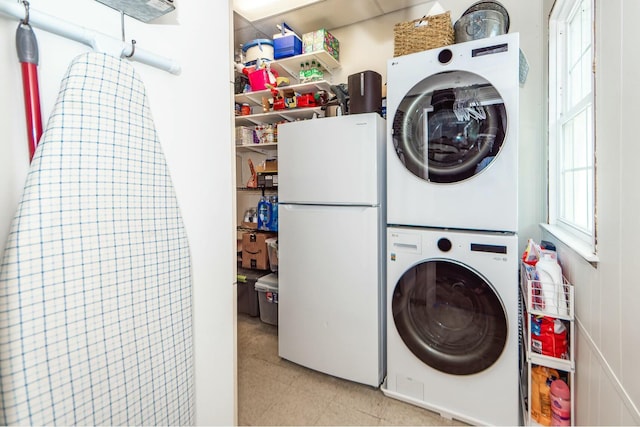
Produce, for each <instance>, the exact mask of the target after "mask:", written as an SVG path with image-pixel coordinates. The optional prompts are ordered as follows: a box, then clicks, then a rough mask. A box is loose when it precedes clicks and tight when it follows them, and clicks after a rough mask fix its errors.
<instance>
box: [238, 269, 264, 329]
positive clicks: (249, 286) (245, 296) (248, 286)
mask: <svg viewBox="0 0 640 427" xmlns="http://www.w3.org/2000/svg"><path fill="white" fill-rule="evenodd" d="M264 275H265V272H264V271H256V270H249V269H247V268H238V276H237V283H238V287H237V294H238V313H244V314H248V315H249V316H251V317H257V316H258V315H259V314H260V303H259V302H258V292H257V291H256V289H255V286H256V282H257V281H258V279H259V278H260V277H262V276H264Z"/></svg>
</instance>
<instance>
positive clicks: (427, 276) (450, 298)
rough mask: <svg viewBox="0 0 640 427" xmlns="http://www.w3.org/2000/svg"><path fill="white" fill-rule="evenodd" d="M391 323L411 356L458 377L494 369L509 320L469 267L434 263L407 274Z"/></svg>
mask: <svg viewBox="0 0 640 427" xmlns="http://www.w3.org/2000/svg"><path fill="white" fill-rule="evenodd" d="M392 312H393V319H394V321H395V325H396V328H397V330H398V333H399V334H400V337H401V338H402V340H403V341H404V343H405V345H406V346H407V347H408V348H409V349H410V350H411V352H412V353H413V354H414V355H415V356H416V357H418V358H419V359H420V360H422V361H423V362H424V363H426V364H427V365H429V366H431V367H433V368H435V369H437V370H439V371H442V372H445V373H448V374H455V375H468V374H474V373H477V372H481V371H483V370H485V369H487V368H488V367H490V366H491V365H493V364H494V363H495V361H496V360H497V359H498V358H499V357H500V354H502V351H503V349H504V346H505V344H506V341H507V319H506V313H505V310H504V307H503V306H502V303H501V301H500V298H499V297H498V296H497V295H496V292H495V291H494V290H493V288H492V287H491V285H490V284H489V283H487V282H486V281H485V280H484V279H483V278H482V277H481V276H480V275H478V274H477V273H475V272H474V271H472V270H471V269H469V268H468V267H466V266H464V265H462V264H458V263H455V262H452V261H446V260H430V261H426V262H423V263H421V264H418V265H416V266H414V267H412V268H411V269H410V270H408V271H407V272H405V273H404V274H403V276H402V277H401V278H400V280H399V281H398V283H397V284H396V287H395V289H394V292H393V300H392Z"/></svg>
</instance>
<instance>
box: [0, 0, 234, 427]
mask: <svg viewBox="0 0 640 427" xmlns="http://www.w3.org/2000/svg"><path fill="white" fill-rule="evenodd" d="M30 3H31V7H32V8H33V9H36V10H39V11H41V12H44V13H48V14H50V15H54V16H57V17H60V18H62V19H64V20H66V21H69V22H72V23H74V24H76V25H81V26H84V27H87V28H90V29H94V30H97V31H100V32H103V33H106V34H110V35H112V36H113V37H115V38H120V34H121V33H120V16H119V14H118V13H117V12H115V11H112V10H111V9H109V8H107V7H105V6H102V5H100V4H99V3H98V2H95V1H87V0H59V1H55V2H51V1H47V0H30ZM177 4H178V7H179V10H178V12H177V18H178V21H179V25H169V26H167V25H150V24H143V23H140V22H137V21H134V20H132V19H127V21H126V36H127V39H136V41H137V43H138V44H137V46H138V47H140V48H143V49H145V50H148V51H151V52H155V53H158V54H161V55H163V56H167V57H171V58H174V59H176V60H177V61H178V62H180V64H181V65H182V70H183V71H182V74H181V75H180V76H173V75H170V74H168V73H166V72H164V71H160V70H156V69H154V68H151V67H149V66H146V65H143V64H140V63H135V62H134V63H133V64H134V66H135V68H136V69H137V70H138V71H139V73H140V74H141V76H142V79H143V81H144V82H145V85H146V89H147V96H148V98H149V102H150V105H151V111H152V113H153V115H154V120H155V123H156V128H157V131H158V134H159V138H160V142H161V144H162V146H163V149H164V151H165V154H166V158H167V162H168V164H169V169H170V171H171V174H172V179H173V182H174V185H175V187H176V192H177V196H178V200H179V203H180V206H181V209H182V215H183V217H184V222H185V225H186V228H187V233H188V236H189V241H190V245H191V255H192V266H193V291H194V337H195V338H194V343H195V347H194V350H195V386H196V421H197V423H198V424H202V425H213V424H218V425H230V424H233V423H234V422H235V419H236V417H235V408H234V400H235V385H234V381H235V369H234V366H235V365H234V357H235V344H234V323H233V319H234V316H233V314H234V295H235V294H234V288H233V282H234V281H235V272H234V262H235V259H234V252H235V233H234V232H233V230H234V228H235V222H234V218H233V210H232V209H231V206H233V203H234V198H233V197H234V196H233V192H232V186H231V183H232V182H233V174H234V173H235V172H234V166H235V163H234V161H233V154H232V150H231V147H232V142H231V128H232V126H231V111H232V110H231V103H230V101H229V100H230V98H231V86H230V84H229V82H230V80H231V77H230V70H231V67H230V55H229V50H230V34H229V27H230V13H229V5H228V2H217V1H206V0H189V1H186V0H185V1H180V2H177ZM16 27H17V21H14V20H12V19H9V18H5V17H0V40H2V43H0V76H2V78H0V94H1V96H0V132H1V135H0V182H1V183H2V185H0V242H2V243H0V248H2V247H3V242H4V241H5V239H6V236H7V233H8V229H9V225H10V222H11V218H12V217H13V214H14V211H15V208H16V206H17V203H18V201H19V198H20V196H21V193H22V187H23V184H24V179H25V176H26V173H27V167H28V150H27V143H26V129H25V118H24V104H23V98H22V82H21V75H20V66H19V63H18V60H17V56H16V51H15V30H16ZM35 31H36V35H37V39H38V44H39V47H40V65H39V67H38V71H39V80H40V91H41V100H42V111H43V124H44V125H45V126H46V121H47V118H48V115H49V112H50V111H51V108H52V106H53V104H54V102H55V99H56V97H57V92H58V87H59V84H60V80H61V78H62V76H63V75H64V72H65V71H66V68H67V66H68V64H69V62H70V61H71V60H72V59H73V58H74V56H76V55H77V54H79V53H82V52H86V51H87V50H88V48H87V47H85V46H83V45H80V44H78V43H76V42H72V41H68V40H65V39H63V38H60V37H58V36H55V35H51V34H48V33H46V32H44V31H42V30H38V29H36V30H35ZM0 251H3V249H0ZM0 256H1V253H0Z"/></svg>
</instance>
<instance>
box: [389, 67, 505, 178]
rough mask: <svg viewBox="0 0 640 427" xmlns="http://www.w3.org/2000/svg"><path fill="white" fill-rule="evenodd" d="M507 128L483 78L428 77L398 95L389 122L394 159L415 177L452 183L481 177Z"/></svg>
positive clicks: (494, 95)
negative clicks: (394, 111) (406, 91)
mask: <svg viewBox="0 0 640 427" xmlns="http://www.w3.org/2000/svg"><path fill="white" fill-rule="evenodd" d="M506 127H507V117H506V110H505V106H504V101H503V99H502V97H501V96H500V94H499V93H498V91H497V90H496V88H495V87H494V86H493V85H491V84H490V83H489V82H488V81H487V80H486V79H484V78H483V77H481V76H479V75H476V74H474V73H470V72H466V71H448V72H443V73H438V74H433V75H431V76H429V77H427V78H425V79H424V80H422V81H421V82H419V83H418V84H416V85H415V86H414V87H413V88H411V90H409V92H408V93H407V94H406V95H405V96H404V98H403V99H402V101H401V102H400V104H399V106H398V109H397V110H396V113H395V115H394V117H393V134H392V135H393V144H394V148H395V151H396V154H397V155H398V157H399V158H400V161H401V162H402V163H403V164H404V165H405V167H406V168H407V169H408V170H409V171H410V172H411V173H412V174H414V175H415V176H417V177H419V178H421V179H424V180H426V181H430V182H434V183H442V184H447V183H456V182H460V181H464V180H466V179H470V178H472V177H473V176H475V175H477V174H479V173H481V172H482V171H483V170H484V169H485V168H486V167H488V166H490V164H491V162H492V161H493V160H494V159H495V158H496V157H497V156H499V154H500V149H501V148H502V145H503V143H504V140H505V133H506Z"/></svg>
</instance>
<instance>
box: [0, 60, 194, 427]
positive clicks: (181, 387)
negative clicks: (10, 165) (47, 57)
mask: <svg viewBox="0 0 640 427" xmlns="http://www.w3.org/2000/svg"><path fill="white" fill-rule="evenodd" d="M191 321H192V319H191V262H190V254H189V246H188V241H187V236H186V233H185V230H184V227H183V222H182V218H181V215H180V210H179V207H178V202H177V200H176V196H175V193H174V190H173V186H172V182H171V179H170V176H169V171H168V170H167V165H166V163H165V157H164V154H163V152H162V149H161V146H160V144H159V142H158V139H157V135H156V132H155V127H154V124H153V120H152V118H151V112H150V110H149V105H148V102H147V97H146V95H145V89H144V86H143V84H142V82H141V81H140V79H139V77H138V76H137V74H136V73H135V71H134V69H133V67H132V66H131V65H130V64H128V63H127V62H126V61H125V60H120V59H118V58H114V57H111V56H108V55H105V54H101V53H93V52H92V53H87V54H83V55H81V56H79V57H77V58H76V59H75V60H74V61H73V62H72V63H71V65H70V67H69V69H68V71H67V74H66V75H65V77H64V79H63V81H62V84H61V89H60V93H59V95H58V100H57V102H56V105H55V108H54V111H53V113H52V115H51V117H50V119H49V122H48V125H47V128H46V130H45V133H44V135H43V137H42V139H41V142H40V145H39V147H38V149H37V151H36V154H35V156H34V159H33V162H32V164H31V168H30V170H29V173H28V177H27V182H26V185H25V190H24V195H23V197H22V200H21V201H20V204H19V206H18V209H17V212H16V215H15V217H14V219H13V223H12V225H11V230H10V234H9V237H8V241H7V244H6V247H5V251H4V256H3V258H2V260H1V263H0V423H2V425H11V424H35V425H54V424H55V425H115V424H119V425H123V424H125V425H187V424H191V423H192V421H193V415H194V414H193V412H194V411H193V405H194V397H193V368H192V325H191Z"/></svg>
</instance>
